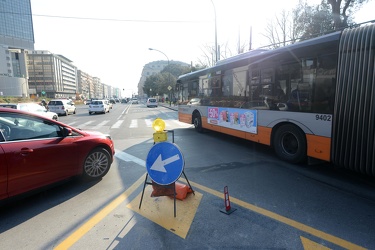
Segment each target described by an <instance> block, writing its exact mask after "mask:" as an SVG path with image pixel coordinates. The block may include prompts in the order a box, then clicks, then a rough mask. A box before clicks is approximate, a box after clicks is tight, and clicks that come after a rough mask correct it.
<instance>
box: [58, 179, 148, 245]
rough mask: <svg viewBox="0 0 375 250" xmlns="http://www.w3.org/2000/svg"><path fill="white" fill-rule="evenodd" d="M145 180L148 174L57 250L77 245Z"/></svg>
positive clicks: (62, 243) (92, 218)
mask: <svg viewBox="0 0 375 250" xmlns="http://www.w3.org/2000/svg"><path fill="white" fill-rule="evenodd" d="M145 178H146V174H144V175H142V176H141V177H140V178H139V179H138V180H137V181H136V182H134V184H133V185H131V186H130V187H129V188H128V189H127V190H126V191H125V192H123V193H122V194H121V195H119V196H118V197H117V198H116V199H114V200H113V201H112V202H111V203H109V204H108V205H107V206H106V207H105V208H103V209H102V210H100V211H99V212H98V213H97V214H95V215H94V216H93V217H91V218H90V219H89V220H88V221H87V222H86V223H85V224H83V225H82V226H81V227H80V228H78V229H77V230H76V231H75V232H74V233H73V234H71V235H70V236H69V237H68V238H66V239H65V240H64V241H63V242H61V243H60V244H59V245H58V246H57V247H55V249H56V250H60V249H68V248H69V247H71V246H72V245H73V244H74V243H76V242H77V241H78V240H79V239H81V238H82V237H83V236H84V235H85V234H86V233H87V232H88V231H90V230H91V228H93V227H94V226H95V225H96V224H98V223H99V222H100V221H101V220H102V219H104V218H105V217H106V216H107V215H108V214H109V213H110V212H112V210H113V209H115V208H116V207H117V206H118V205H120V204H121V203H122V202H124V201H125V200H126V199H128V198H129V195H131V194H132V193H133V192H134V191H135V190H136V189H137V188H138V187H139V186H140V185H141V184H142V183H143V182H144V180H145Z"/></svg>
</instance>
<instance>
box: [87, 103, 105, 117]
mask: <svg viewBox="0 0 375 250" xmlns="http://www.w3.org/2000/svg"><path fill="white" fill-rule="evenodd" d="M109 109H110V108H109V104H108V101H107V100H93V101H92V102H91V103H90V104H89V114H90V115H92V114H95V113H103V114H105V113H107V112H108V113H109Z"/></svg>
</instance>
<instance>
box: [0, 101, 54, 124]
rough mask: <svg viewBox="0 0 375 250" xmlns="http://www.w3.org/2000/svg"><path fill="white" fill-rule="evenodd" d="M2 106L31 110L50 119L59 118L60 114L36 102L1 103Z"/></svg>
mask: <svg viewBox="0 0 375 250" xmlns="http://www.w3.org/2000/svg"><path fill="white" fill-rule="evenodd" d="M0 107H4V108H13V109H19V110H23V111H26V112H30V113H33V114H36V115H41V116H44V117H47V118H49V119H52V120H55V121H57V120H58V115H57V114H56V113H55V112H50V111H48V110H47V109H46V108H45V107H43V106H41V105H39V104H36V103H32V102H30V103H0Z"/></svg>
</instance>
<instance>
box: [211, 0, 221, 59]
mask: <svg viewBox="0 0 375 250" xmlns="http://www.w3.org/2000/svg"><path fill="white" fill-rule="evenodd" d="M211 3H212V6H213V7H214V14H215V63H216V62H217V61H218V60H219V59H218V53H217V25H216V7H215V4H214V2H213V1H212V0H211Z"/></svg>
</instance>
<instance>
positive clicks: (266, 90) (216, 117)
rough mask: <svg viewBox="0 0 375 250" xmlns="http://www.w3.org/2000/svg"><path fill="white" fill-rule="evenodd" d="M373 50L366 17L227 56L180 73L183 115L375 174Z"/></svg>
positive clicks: (284, 152)
mask: <svg viewBox="0 0 375 250" xmlns="http://www.w3.org/2000/svg"><path fill="white" fill-rule="evenodd" d="M374 56H375V24H367V25H364V26H361V27H356V28H347V29H345V30H343V31H337V32H334V33H331V34H328V35H324V36H321V37H317V38H314V39H311V40H306V41H302V42H298V43H295V44H292V45H288V46H285V47H281V48H278V49H274V50H253V51H249V52H246V53H243V54H240V55H237V56H234V57H231V58H228V59H224V60H221V61H218V63H217V64H216V65H215V66H213V67H211V68H206V69H203V70H199V71H196V72H192V73H188V74H185V75H182V76H180V77H179V78H178V80H177V85H176V89H177V90H178V96H179V99H180V100H182V102H181V103H180V105H179V108H178V114H179V120H180V121H182V122H186V123H190V124H194V127H195V129H196V130H197V131H198V132H202V131H204V130H214V131H218V132H221V133H225V134H228V135H232V136H236V137H240V138H243V139H247V140H251V141H254V142H257V143H262V144H265V145H269V146H271V147H273V148H274V150H275V153H276V155H277V156H278V157H279V158H281V159H282V160H285V161H288V162H291V163H301V162H306V160H313V161H314V159H315V161H316V160H323V161H326V162H331V163H333V164H334V165H336V166H340V167H344V168H347V169H350V170H353V171H356V172H360V173H362V174H365V175H369V176H375V57H374ZM313 161H309V162H313Z"/></svg>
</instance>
